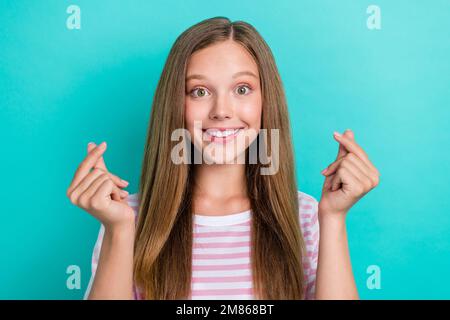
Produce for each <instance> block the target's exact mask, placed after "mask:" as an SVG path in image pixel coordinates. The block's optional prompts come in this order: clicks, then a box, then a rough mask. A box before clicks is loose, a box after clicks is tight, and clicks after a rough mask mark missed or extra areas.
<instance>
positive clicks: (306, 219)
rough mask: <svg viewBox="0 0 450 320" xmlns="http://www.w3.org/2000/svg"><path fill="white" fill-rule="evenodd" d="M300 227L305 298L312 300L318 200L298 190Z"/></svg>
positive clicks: (317, 251)
mask: <svg viewBox="0 0 450 320" xmlns="http://www.w3.org/2000/svg"><path fill="white" fill-rule="evenodd" d="M298 200H299V218H300V227H301V231H302V235H303V239H304V242H305V247H306V252H305V254H303V270H304V283H305V299H307V300H312V299H314V296H315V290H316V271H317V260H318V257H319V219H318V201H317V200H316V199H315V198H314V197H313V196H310V195H308V194H306V193H304V192H301V191H299V192H298Z"/></svg>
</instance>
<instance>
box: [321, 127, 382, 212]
mask: <svg viewBox="0 0 450 320" xmlns="http://www.w3.org/2000/svg"><path fill="white" fill-rule="evenodd" d="M334 138H335V139H336V141H337V142H339V151H338V154H337V157H336V160H335V161H334V162H333V163H331V164H330V165H329V166H328V167H327V168H326V169H325V170H326V171H323V173H322V174H323V175H324V176H325V177H326V178H325V181H324V185H323V188H322V198H321V199H320V202H319V212H320V213H321V215H323V214H332V215H334V214H336V215H340V216H342V217H345V214H346V213H347V212H348V211H349V210H350V208H351V207H352V206H353V205H354V204H355V203H356V202H357V201H358V200H359V199H361V198H362V197H363V196H364V195H365V194H366V193H368V192H369V191H370V190H372V189H373V188H375V187H376V186H377V185H378V183H379V177H380V173H379V172H378V170H377V169H376V168H375V166H374V165H373V164H372V162H370V160H369V157H368V155H367V154H366V153H365V152H364V150H363V149H362V148H361V147H360V146H359V145H358V144H357V143H356V142H355V137H354V134H353V132H352V131H351V130H348V129H347V130H346V131H345V132H344V134H343V135H341V136H338V135H336V134H335V135H334Z"/></svg>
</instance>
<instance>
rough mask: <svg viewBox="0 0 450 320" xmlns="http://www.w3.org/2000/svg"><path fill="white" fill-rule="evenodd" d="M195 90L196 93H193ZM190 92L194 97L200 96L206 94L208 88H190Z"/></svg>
mask: <svg viewBox="0 0 450 320" xmlns="http://www.w3.org/2000/svg"><path fill="white" fill-rule="evenodd" d="M196 91H197V94H194V92H196ZM190 94H191V96H193V97H194V98H201V97H204V96H206V95H208V94H209V93H208V90H206V89H205V88H194V89H192V90H191V92H190Z"/></svg>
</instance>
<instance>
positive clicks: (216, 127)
mask: <svg viewBox="0 0 450 320" xmlns="http://www.w3.org/2000/svg"><path fill="white" fill-rule="evenodd" d="M261 111H262V99H261V88H260V81H259V72H258V66H257V65H256V62H255V61H254V59H253V57H252V56H251V55H250V54H249V53H248V52H247V51H246V50H245V48H244V47H242V46H241V45H240V44H238V43H237V42H234V41H232V40H227V41H225V42H220V43H217V44H214V45H212V46H209V47H207V48H204V49H201V50H199V51H196V52H195V53H194V54H192V56H191V57H190V59H189V61H188V65H187V72H186V99H185V115H186V118H185V122H186V129H187V130H188V131H189V133H190V135H191V140H192V142H193V143H194V146H195V147H196V149H197V150H199V151H201V152H202V154H203V158H202V163H203V162H207V163H216V164H223V163H233V162H234V163H237V161H238V160H237V158H238V157H241V158H240V159H242V156H243V155H245V153H244V151H245V150H246V148H247V147H248V146H249V145H250V144H251V142H252V141H253V140H254V139H255V138H256V136H257V134H258V132H259V129H260V126H261Z"/></svg>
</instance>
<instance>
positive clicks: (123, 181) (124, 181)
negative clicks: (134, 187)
mask: <svg viewBox="0 0 450 320" xmlns="http://www.w3.org/2000/svg"><path fill="white" fill-rule="evenodd" d="M120 181H121V182H122V183H123V184H126V185H128V184H129V182H128V181H126V180H123V179H121V180H120Z"/></svg>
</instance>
